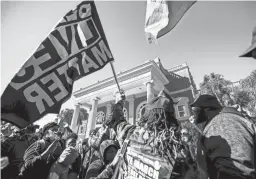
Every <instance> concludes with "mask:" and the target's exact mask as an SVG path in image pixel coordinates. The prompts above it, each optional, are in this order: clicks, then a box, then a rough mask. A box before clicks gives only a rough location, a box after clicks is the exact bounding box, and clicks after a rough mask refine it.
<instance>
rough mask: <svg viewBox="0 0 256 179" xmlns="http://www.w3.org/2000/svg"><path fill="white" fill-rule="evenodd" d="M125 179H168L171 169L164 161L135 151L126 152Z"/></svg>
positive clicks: (129, 149)
mask: <svg viewBox="0 0 256 179" xmlns="http://www.w3.org/2000/svg"><path fill="white" fill-rule="evenodd" d="M126 156H127V163H128V164H127V172H126V176H125V178H127V179H169V178H170V176H171V173H172V168H173V166H171V165H170V164H169V162H167V161H166V160H165V159H163V158H161V157H156V156H151V155H148V154H146V153H141V152H139V151H137V150H134V149H131V148H130V147H129V148H128V150H127V155H126Z"/></svg>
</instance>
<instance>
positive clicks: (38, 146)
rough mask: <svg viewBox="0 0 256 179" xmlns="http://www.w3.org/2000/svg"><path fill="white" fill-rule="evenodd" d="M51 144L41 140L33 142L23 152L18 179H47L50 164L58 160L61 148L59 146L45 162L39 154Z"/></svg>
mask: <svg viewBox="0 0 256 179" xmlns="http://www.w3.org/2000/svg"><path fill="white" fill-rule="evenodd" d="M50 144H51V142H50V140H49V139H47V138H43V139H41V140H38V141H36V142H34V143H33V144H32V145H31V146H29V148H28V149H27V150H26V151H25V154H24V164H23V166H22V168H21V172H20V174H19V177H18V179H34V178H35V176H36V179H47V176H48V174H49V171H50V168H51V166H52V164H53V163H54V162H55V161H56V160H57V159H58V158H59V156H60V154H61V153H62V151H63V146H61V145H59V146H58V147H57V148H56V150H55V151H54V154H52V155H49V157H47V159H46V160H44V159H42V158H41V156H40V155H41V154H42V153H43V152H44V151H45V150H46V149H47V148H48V147H49V146H50Z"/></svg>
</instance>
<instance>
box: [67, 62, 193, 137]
mask: <svg viewBox="0 0 256 179" xmlns="http://www.w3.org/2000/svg"><path fill="white" fill-rule="evenodd" d="M117 79H118V82H119V85H120V88H121V89H122V90H124V91H125V95H126V99H127V100H126V103H125V107H124V116H125V118H126V120H127V121H129V122H130V123H131V124H136V122H137V120H138V119H139V118H140V117H141V116H142V115H143V113H144V112H145V105H146V104H147V101H149V100H150V99H151V98H152V97H154V96H156V95H157V94H158V93H159V92H160V90H162V89H164V88H165V90H166V91H167V92H168V93H169V95H170V96H172V97H173V98H178V103H177V104H176V105H175V111H176V118H177V119H178V120H180V121H185V120H187V119H188V118H189V117H190V114H191V110H190V108H189V104H190V103H191V102H193V100H194V97H195V95H196V91H197V90H196V86H195V83H194V80H193V77H192V75H191V73H190V70H189V67H188V65H187V64H186V63H184V64H181V65H178V66H175V67H172V68H169V69H164V68H163V66H162V64H161V62H160V60H159V59H158V58H157V59H155V60H152V61H147V62H145V63H143V64H141V65H139V66H136V67H134V68H132V69H129V70H127V71H124V72H122V73H119V74H117ZM116 93H117V85H116V83H115V79H114V77H110V78H107V79H105V80H103V81H99V82H97V83H95V84H93V85H90V86H87V87H85V88H83V89H80V90H78V91H76V92H74V93H73V96H74V97H75V111H74V115H73V119H72V122H71V128H72V129H73V130H74V131H79V136H80V137H83V138H84V137H85V136H84V135H85V131H86V136H87V137H88V135H89V131H90V130H91V129H94V128H95V127H97V126H100V125H101V124H102V122H103V121H104V120H105V119H106V117H107V116H108V114H109V113H110V112H111V108H112V106H113V104H115V95H116ZM80 108H85V109H87V111H88V112H89V118H88V122H85V123H83V124H82V125H81V126H77V118H78V114H79V110H80Z"/></svg>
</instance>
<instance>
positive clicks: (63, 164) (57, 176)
mask: <svg viewBox="0 0 256 179" xmlns="http://www.w3.org/2000/svg"><path fill="white" fill-rule="evenodd" d="M78 156H79V153H78V151H77V150H76V149H75V148H74V147H71V146H70V147H67V148H66V149H65V150H64V151H63V152H62V154H61V155H60V157H59V159H58V160H57V161H56V162H54V164H53V165H52V167H51V169H50V172H49V176H48V179H67V178H68V173H69V168H71V165H72V164H73V163H74V162H75V160H76V158H77V157H78ZM78 171H79V170H78ZM77 174H78V172H77Z"/></svg>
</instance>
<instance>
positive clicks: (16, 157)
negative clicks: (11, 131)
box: [1, 136, 35, 179]
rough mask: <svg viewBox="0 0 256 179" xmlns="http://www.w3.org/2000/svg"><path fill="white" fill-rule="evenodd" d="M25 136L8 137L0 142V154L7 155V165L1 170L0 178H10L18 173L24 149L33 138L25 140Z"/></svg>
mask: <svg viewBox="0 0 256 179" xmlns="http://www.w3.org/2000/svg"><path fill="white" fill-rule="evenodd" d="M25 137H26V136H24V137H20V136H14V137H9V138H7V139H6V140H5V141H3V142H2V143H1V156H2V157H5V156H6V157H8V159H9V165H8V166H7V167H6V168H4V169H3V170H1V178H4V179H12V178H16V177H17V176H18V174H19V171H20V169H21V166H22V164H23V156H24V153H25V151H26V149H27V148H28V147H29V145H30V144H31V143H33V142H35V141H34V140H31V141H27V140H26V138H25Z"/></svg>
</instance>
